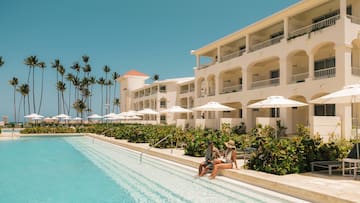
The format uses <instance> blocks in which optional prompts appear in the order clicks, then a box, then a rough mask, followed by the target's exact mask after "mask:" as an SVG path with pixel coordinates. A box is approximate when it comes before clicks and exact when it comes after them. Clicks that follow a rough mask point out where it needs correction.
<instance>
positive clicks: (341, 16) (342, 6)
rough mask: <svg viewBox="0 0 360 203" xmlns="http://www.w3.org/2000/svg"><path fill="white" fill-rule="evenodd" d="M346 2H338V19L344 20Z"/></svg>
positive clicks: (342, 0) (345, 0)
mask: <svg viewBox="0 0 360 203" xmlns="http://www.w3.org/2000/svg"><path fill="white" fill-rule="evenodd" d="M346 7H347V0H340V18H341V19H346Z"/></svg>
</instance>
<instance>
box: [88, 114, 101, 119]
mask: <svg viewBox="0 0 360 203" xmlns="http://www.w3.org/2000/svg"><path fill="white" fill-rule="evenodd" d="M87 118H91V119H101V118H103V117H102V116H100V115H98V114H96V113H95V114H92V115H90V116H88V117H87Z"/></svg>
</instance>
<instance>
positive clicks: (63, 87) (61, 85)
mask: <svg viewBox="0 0 360 203" xmlns="http://www.w3.org/2000/svg"><path fill="white" fill-rule="evenodd" d="M56 89H57V91H59V92H61V100H62V107H63V113H65V100H64V92H65V90H66V85H65V83H64V82H62V81H58V82H57V84H56Z"/></svg>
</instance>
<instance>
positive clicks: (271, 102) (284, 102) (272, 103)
mask: <svg viewBox="0 0 360 203" xmlns="http://www.w3.org/2000/svg"><path fill="white" fill-rule="evenodd" d="M306 105H307V104H305V103H303V102H298V101H295V100H291V99H286V98H284V97H283V96H270V97H268V98H266V99H265V100H262V101H259V102H256V103H253V104H250V105H249V106H248V108H286V107H300V106H306Z"/></svg>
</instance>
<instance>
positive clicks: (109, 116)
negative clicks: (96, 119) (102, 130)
mask: <svg viewBox="0 0 360 203" xmlns="http://www.w3.org/2000/svg"><path fill="white" fill-rule="evenodd" d="M116 116H117V114H115V113H109V114H106V115H104V116H103V117H104V118H113V117H116Z"/></svg>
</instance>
